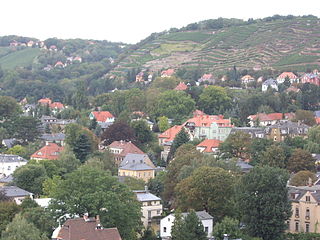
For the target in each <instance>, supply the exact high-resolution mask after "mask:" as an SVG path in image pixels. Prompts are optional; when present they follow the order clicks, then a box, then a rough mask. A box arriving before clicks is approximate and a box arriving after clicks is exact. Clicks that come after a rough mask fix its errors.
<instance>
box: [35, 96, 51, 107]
mask: <svg viewBox="0 0 320 240" xmlns="http://www.w3.org/2000/svg"><path fill="white" fill-rule="evenodd" d="M51 103H52V101H51V99H50V98H41V99H40V100H38V104H39V105H42V106H46V105H50V104H51Z"/></svg>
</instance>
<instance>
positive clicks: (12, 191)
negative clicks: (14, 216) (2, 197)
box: [0, 186, 32, 197]
mask: <svg viewBox="0 0 320 240" xmlns="http://www.w3.org/2000/svg"><path fill="white" fill-rule="evenodd" d="M0 191H4V193H5V194H6V196H7V197H24V196H30V195H31V194H32V193H30V192H28V191H26V190H23V189H21V188H18V187H16V186H3V187H0Z"/></svg>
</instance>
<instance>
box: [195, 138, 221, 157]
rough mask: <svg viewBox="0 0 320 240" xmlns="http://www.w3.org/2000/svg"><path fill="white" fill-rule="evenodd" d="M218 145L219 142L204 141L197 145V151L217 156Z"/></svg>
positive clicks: (214, 140) (212, 140) (213, 140)
mask: <svg viewBox="0 0 320 240" xmlns="http://www.w3.org/2000/svg"><path fill="white" fill-rule="evenodd" d="M220 143H221V141H220V140H216V139H206V140H203V141H202V142H201V143H199V144H198V145H197V150H198V151H200V152H203V153H213V154H217V153H218V150H219V145H220Z"/></svg>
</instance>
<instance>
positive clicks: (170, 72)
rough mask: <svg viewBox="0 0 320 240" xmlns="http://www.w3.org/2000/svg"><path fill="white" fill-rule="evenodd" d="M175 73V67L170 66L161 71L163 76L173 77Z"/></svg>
mask: <svg viewBox="0 0 320 240" xmlns="http://www.w3.org/2000/svg"><path fill="white" fill-rule="evenodd" d="M173 74H174V69H172V68H170V69H167V70H164V71H162V72H161V77H162V78H163V77H172V76H173Z"/></svg>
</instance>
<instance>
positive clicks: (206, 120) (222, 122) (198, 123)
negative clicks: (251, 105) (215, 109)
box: [184, 114, 232, 127]
mask: <svg viewBox="0 0 320 240" xmlns="http://www.w3.org/2000/svg"><path fill="white" fill-rule="evenodd" d="M212 123H216V124H218V125H219V126H221V127H222V126H224V127H231V126H232V124H231V120H230V119H224V118H223V115H206V114H205V115H197V116H194V117H193V118H190V119H189V120H187V121H186V122H185V123H184V125H185V126H187V125H190V124H193V126H195V127H210V126H211V124H212Z"/></svg>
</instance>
